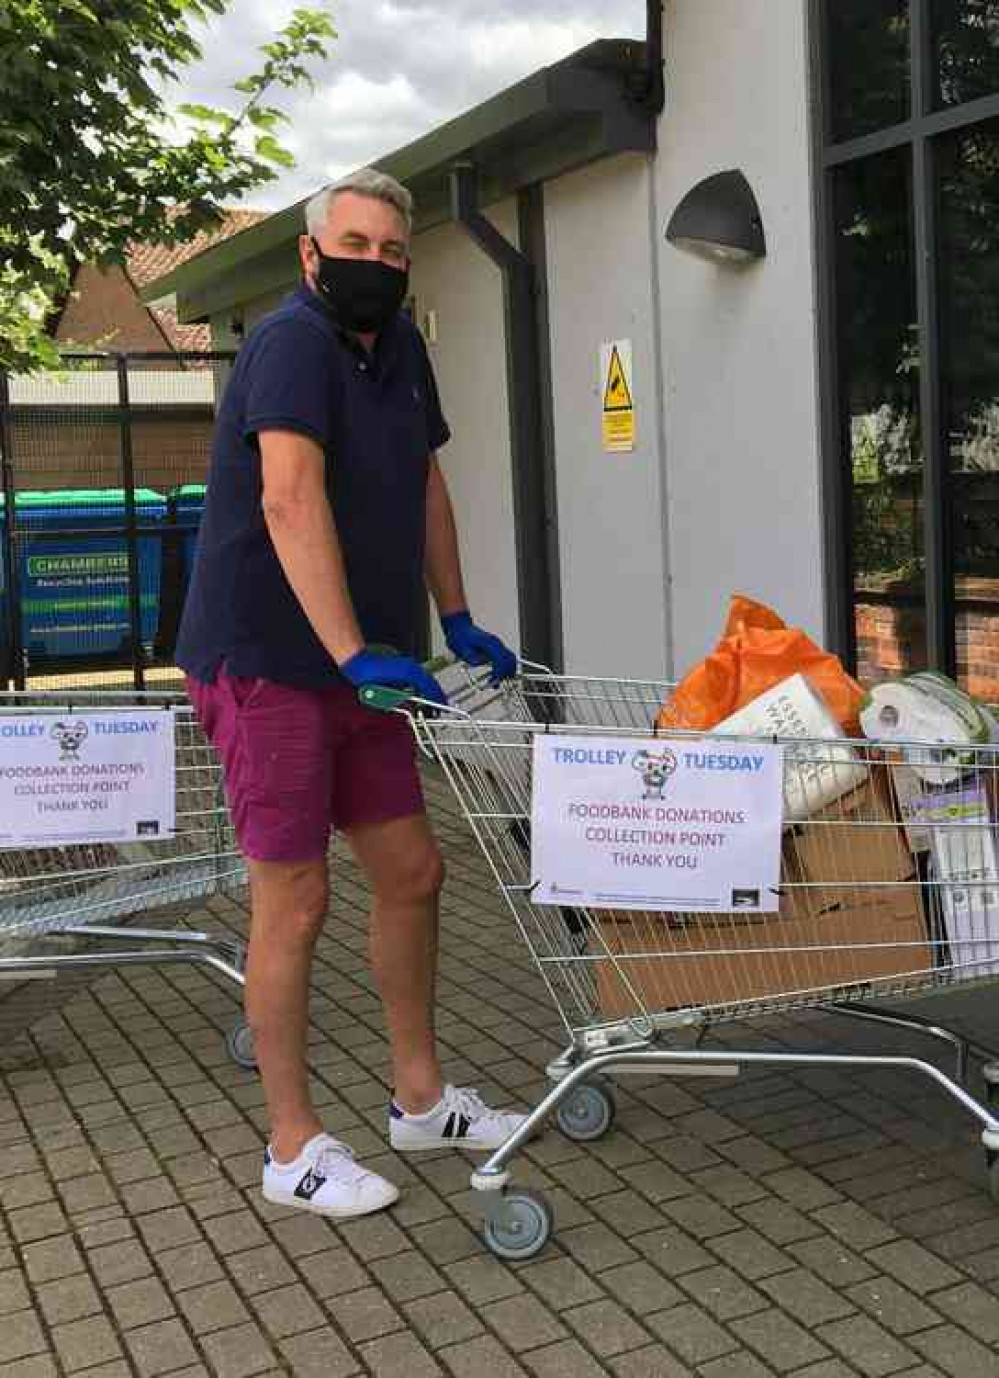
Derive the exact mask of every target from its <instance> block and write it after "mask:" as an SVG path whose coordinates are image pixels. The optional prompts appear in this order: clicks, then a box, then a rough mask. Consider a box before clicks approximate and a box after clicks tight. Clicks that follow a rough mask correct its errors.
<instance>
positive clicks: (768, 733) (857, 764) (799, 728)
mask: <svg viewBox="0 0 999 1378" xmlns="http://www.w3.org/2000/svg"><path fill="white" fill-rule="evenodd" d="M712 735H713V736H714V735H719V736H728V735H732V736H744V737H781V738H795V737H798V738H803V739H804V741H803V743H802V745H801V746H800V747H795V746H794V745H793V744H791V743H789V742H785V745H784V820H785V823H800V822H802V821H803V820H804V819H806V818H810V817H811V816H812V815H813V814H815V813H818V812H819V811H820V810H821V809H824V808H827V807H828V806H829V805H830V804H832V803H834V802H835V801H836V800H837V799H840V798H842V797H843V795H845V794H849V793H850V791H851V790H854V789H856V788H857V787H858V785H860V784H862V783H863V782H864V780H866V779H867V767H866V766H865V765H864V763H863V761H862V760H861V759H860V756H859V755H858V753H857V752H856V751H855V750H854V749H853V747H851V746H849V745H847V744H846V743H845V742H842V741H839V740H837V739H838V738H841V737H842V729H841V727H840V725H839V723H838V722H837V721H836V719H835V718H834V717H833V716H832V714H831V713H830V712H829V709H828V708H827V707H826V705H825V702H824V700H823V699H822V697H821V695H819V694H817V693H816V692H815V690H814V689H813V688H812V686H811V685H810V684H809V682H808V680H807V679H806V678H805V676H804V675H792V676H791V678H790V679H786V680H782V681H781V683H780V684H777V685H775V686H774V688H772V689H768V690H767V692H766V693H765V694H761V695H760V696H759V698H756V699H753V701H752V703H748V704H747V705H746V706H745V707H744V708H740V709H739V711H738V712H737V713H734V714H733V715H732V716H731V717H730V718H726V719H725V721H724V722H721V723H719V724H718V725H717V727H714V728H712Z"/></svg>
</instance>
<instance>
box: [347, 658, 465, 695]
mask: <svg viewBox="0 0 999 1378" xmlns="http://www.w3.org/2000/svg"><path fill="white" fill-rule="evenodd" d="M340 673H341V674H342V675H343V676H344V678H345V679H347V680H348V681H349V682H350V683H351V684H352V685H353V686H354V688H355V689H364V688H365V687H366V686H368V685H380V686H382V687H383V688H386V689H409V690H410V691H411V692H412V694H413V697H414V698H418V699H429V701H430V702H431V703H439V704H440V706H441V707H442V708H446V707H447V695H446V694H445V693H444V690H443V689H442V688H441V687H440V685H439V684H438V683H437V681H436V680H435V679H434V677H433V675H430V674H427V672H426V670H424V668H423V666H422V665H420V664H419V663H418V662H417V661H415V660H412V659H411V658H410V657H409V656H397V655H388V654H385V653H383V652H379V651H368V650H364V651H358V652H357V654H356V655H354V656H351V658H350V659H349V660H345V661H344V662H343V664H342V665H341V666H340Z"/></svg>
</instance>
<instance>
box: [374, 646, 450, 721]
mask: <svg viewBox="0 0 999 1378" xmlns="http://www.w3.org/2000/svg"><path fill="white" fill-rule="evenodd" d="M453 664H454V661H453V660H452V658H451V657H450V656H435V657H434V659H433V660H425V661H424V662H423V668H424V669H425V670H426V672H427V674H428V675H439V674H440V672H441V671H442V670H446V669H447V668H448V666H449V665H453ZM357 698H358V701H359V702H360V703H361V704H362V705H363V707H365V708H373V709H374V710H375V712H377V713H395V712H397V711H398V710H399V709H400V708H405V707H406V706H407V705H412V706H413V707H415V708H419V709H422V710H423V711H427V710H428V709H435V710H439V708H440V705H439V704H436V703H431V701H430V700H429V699H421V698H417V697H415V695H414V694H412V693H411V692H407V691H406V690H405V689H400V688H396V687H394V686H393V687H390V686H389V685H387V684H366V685H365V686H364V687H363V689H358V691H357Z"/></svg>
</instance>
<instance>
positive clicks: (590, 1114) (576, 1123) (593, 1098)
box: [555, 1081, 617, 1144]
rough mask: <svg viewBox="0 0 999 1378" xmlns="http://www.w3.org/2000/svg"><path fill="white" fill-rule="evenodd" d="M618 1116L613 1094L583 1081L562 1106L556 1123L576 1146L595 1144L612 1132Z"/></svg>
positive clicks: (556, 1114)
mask: <svg viewBox="0 0 999 1378" xmlns="http://www.w3.org/2000/svg"><path fill="white" fill-rule="evenodd" d="M616 1114H617V1104H616V1102H615V1100H614V1095H613V1093H612V1092H611V1091H610V1090H608V1088H607V1087H606V1086H599V1085H597V1084H596V1083H595V1082H592V1081H584V1082H583V1083H582V1084H581V1085H579V1086H577V1087H575V1088H574V1089H573V1090H572V1091H570V1092H569V1094H568V1095H567V1096H566V1098H565V1100H564V1101H562V1103H561V1104H560V1105H559V1107H558V1109H557V1111H556V1112H555V1122H556V1124H557V1125H558V1127H559V1129H561V1131H562V1133H563V1134H564V1135H565V1137H566V1138H567V1139H571V1140H572V1141H573V1143H577V1144H592V1143H596V1141H597V1139H602V1138H603V1137H604V1135H605V1134H606V1133H607V1132H608V1131H609V1130H610V1128H611V1125H613V1123H614V1117H615V1116H616Z"/></svg>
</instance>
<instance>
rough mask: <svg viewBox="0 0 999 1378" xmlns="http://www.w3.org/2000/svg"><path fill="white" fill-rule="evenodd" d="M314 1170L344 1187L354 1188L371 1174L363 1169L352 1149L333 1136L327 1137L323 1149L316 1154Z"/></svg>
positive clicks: (328, 1135)
mask: <svg viewBox="0 0 999 1378" xmlns="http://www.w3.org/2000/svg"><path fill="white" fill-rule="evenodd" d="M313 1168H314V1169H315V1170H316V1171H317V1172H319V1173H320V1174H321V1175H322V1176H323V1177H326V1178H333V1179H334V1180H335V1181H337V1182H342V1183H343V1184H344V1186H353V1185H355V1184H356V1183H357V1182H361V1181H363V1180H364V1178H365V1177H370V1176H371V1173H370V1172H368V1171H367V1169H366V1168H363V1167H361V1165H360V1163H359V1162H358V1161H357V1155H356V1154H355V1153H354V1150H353V1149H352V1148H348V1147H347V1145H346V1144H342V1143H341V1142H340V1140H339V1139H334V1138H333V1136H332V1134H327V1135H326V1136H325V1139H324V1142H323V1145H322V1147H321V1148H320V1149H319V1152H318V1153H317V1154H316V1156H315V1159H314V1162H313Z"/></svg>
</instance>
